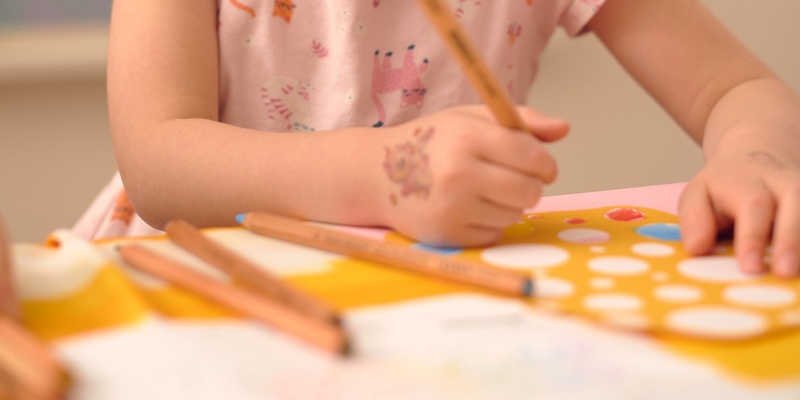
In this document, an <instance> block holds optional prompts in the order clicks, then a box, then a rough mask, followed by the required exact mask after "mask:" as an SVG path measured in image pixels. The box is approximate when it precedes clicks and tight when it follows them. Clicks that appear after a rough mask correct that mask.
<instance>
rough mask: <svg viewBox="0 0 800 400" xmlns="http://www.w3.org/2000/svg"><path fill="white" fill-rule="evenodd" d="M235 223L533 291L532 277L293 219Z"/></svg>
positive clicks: (461, 278) (263, 215) (452, 276)
mask: <svg viewBox="0 0 800 400" xmlns="http://www.w3.org/2000/svg"><path fill="white" fill-rule="evenodd" d="M237 221H239V223H240V224H242V225H244V226H245V227H247V228H248V229H250V230H251V231H253V232H255V233H258V234H261V235H265V236H270V237H273V238H276V239H281V240H286V241H289V242H293V243H298V244H302V245H306V246H311V247H316V248H319V249H322V250H327V251H332V252H335V253H340V254H345V255H348V256H352V257H357V258H361V259H364V260H368V261H374V262H378V263H383V264H388V265H392V266H395V267H400V268H405V269H408V270H412V271H416V272H421V273H425V274H428V275H432V276H436V277H439V278H444V279H448V280H453V281H456V282H460V283H467V284H471V285H476V286H480V287H482V288H487V289H493V290H498V291H501V292H504V293H507V294H512V295H516V296H530V295H531V292H532V290H533V282H532V280H531V277H530V276H529V275H527V274H524V273H521V272H519V271H512V270H506V269H501V268H497V267H494V266H490V265H486V264H482V263H478V262H472V261H468V260H459V259H454V258H449V257H444V256H441V255H438V254H435V253H430V252H426V251H422V250H417V249H414V248H411V247H408V246H404V245H400V244H395V243H388V242H383V241H379V240H374V239H370V238H366V237H363V236H358V235H354V234H350V233H346V232H341V231H337V230H333V229H328V228H324V227H321V226H316V225H311V224H307V223H304V222H302V221H300V220H297V219H294V218H289V217H284V216H281V215H276V214H271V213H268V212H263V211H254V212H250V213H247V214H240V215H238V216H237Z"/></svg>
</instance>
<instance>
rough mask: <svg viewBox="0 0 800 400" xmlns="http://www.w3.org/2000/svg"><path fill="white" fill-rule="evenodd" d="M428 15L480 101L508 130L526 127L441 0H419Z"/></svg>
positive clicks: (505, 93) (509, 99) (505, 92)
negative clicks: (479, 97) (481, 100)
mask: <svg viewBox="0 0 800 400" xmlns="http://www.w3.org/2000/svg"><path fill="white" fill-rule="evenodd" d="M419 1H420V4H421V5H422V7H423V8H424V9H425V12H426V13H427V14H428V18H429V19H430V20H431V22H433V25H434V26H436V29H437V30H438V32H439V34H440V35H441V36H442V38H443V39H444V41H445V43H447V46H448V47H449V48H450V51H451V52H452V53H453V55H454V56H455V58H456V60H457V61H458V63H459V64H460V65H461V67H462V68H464V72H466V74H467V78H469V80H470V82H471V83H472V86H474V87H475V89H476V90H477V91H478V94H479V95H480V96H481V98H482V99H483V102H484V103H486V105H487V106H489V109H490V110H491V111H492V113H493V114H494V116H495V118H496V119H497V122H498V123H499V124H500V125H503V126H505V127H506V128H510V129H518V130H525V124H524V123H523V122H522V119H521V118H520V116H519V114H518V113H517V110H516V108H515V107H514V102H512V101H511V98H510V97H509V95H508V92H507V91H506V90H505V89H504V88H503V87H502V86H500V84H498V83H497V79H496V78H495V77H494V75H492V73H491V71H490V70H489V67H487V65H486V62H484V61H483V58H482V57H481V55H480V53H479V52H478V51H477V50H476V48H475V45H474V44H473V43H472V41H471V40H470V38H469V36H468V35H467V34H466V32H465V31H464V29H463V28H462V27H461V24H459V23H458V20H457V19H456V17H455V15H454V14H453V12H452V10H451V9H450V7H449V6H448V5H447V4H446V2H445V1H444V0H419Z"/></svg>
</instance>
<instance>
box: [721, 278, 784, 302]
mask: <svg viewBox="0 0 800 400" xmlns="http://www.w3.org/2000/svg"><path fill="white" fill-rule="evenodd" d="M722 297H724V298H725V300H727V301H729V302H731V303H734V304H741V305H744V306H751V307H762V308H779V307H785V306H788V305H791V304H792V303H794V302H795V301H796V300H797V294H796V293H795V292H794V291H792V290H790V289H788V288H785V287H783V286H778V285H755V284H752V285H738V286H731V287H728V288H726V289H725V291H724V292H722Z"/></svg>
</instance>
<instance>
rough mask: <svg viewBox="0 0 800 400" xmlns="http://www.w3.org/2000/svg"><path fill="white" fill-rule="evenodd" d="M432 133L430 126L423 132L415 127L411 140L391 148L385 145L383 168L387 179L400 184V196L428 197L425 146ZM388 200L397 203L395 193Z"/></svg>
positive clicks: (429, 180) (428, 172)
mask: <svg viewBox="0 0 800 400" xmlns="http://www.w3.org/2000/svg"><path fill="white" fill-rule="evenodd" d="M433 133H434V129H433V128H432V127H431V128H428V129H427V130H426V131H424V132H423V130H422V129H421V128H417V129H416V130H415V131H414V134H413V135H412V137H411V140H409V141H407V142H405V143H400V144H396V145H394V147H392V148H389V147H386V158H385V159H384V161H383V168H384V169H385V170H386V174H387V175H388V176H389V180H391V181H392V182H395V183H398V184H400V186H401V187H400V196H402V197H408V196H419V197H422V198H426V197H428V193H429V192H430V190H431V179H430V168H429V165H428V154H427V153H426V152H425V146H426V145H427V144H428V141H429V140H430V139H431V138H432V137H433ZM390 200H391V201H392V204H397V194H395V193H392V194H391V195H390Z"/></svg>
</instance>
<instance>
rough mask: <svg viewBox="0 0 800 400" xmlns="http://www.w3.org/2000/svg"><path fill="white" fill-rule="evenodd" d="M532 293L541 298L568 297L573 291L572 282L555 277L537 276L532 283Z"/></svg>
mask: <svg viewBox="0 0 800 400" xmlns="http://www.w3.org/2000/svg"><path fill="white" fill-rule="evenodd" d="M533 291H534V295H535V296H536V297H537V298H543V299H558V298H563V297H568V296H570V295H572V293H574V292H575V286H574V285H573V284H572V282H570V281H567V280H564V279H557V278H538V279H536V281H535V283H534V289H533Z"/></svg>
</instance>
